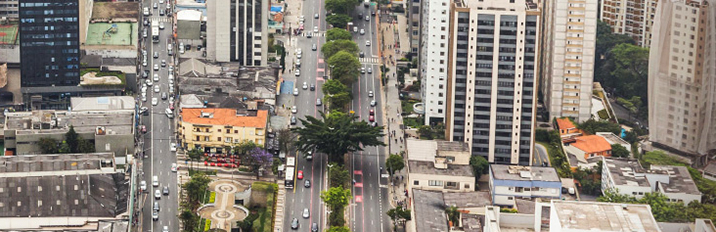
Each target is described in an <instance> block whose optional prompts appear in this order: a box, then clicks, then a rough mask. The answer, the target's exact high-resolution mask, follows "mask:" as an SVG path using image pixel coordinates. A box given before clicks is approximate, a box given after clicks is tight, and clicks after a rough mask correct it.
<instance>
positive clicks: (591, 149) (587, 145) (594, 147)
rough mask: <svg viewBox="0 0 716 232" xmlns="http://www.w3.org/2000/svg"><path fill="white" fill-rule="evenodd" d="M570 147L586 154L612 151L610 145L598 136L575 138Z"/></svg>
mask: <svg viewBox="0 0 716 232" xmlns="http://www.w3.org/2000/svg"><path fill="white" fill-rule="evenodd" d="M576 140H577V141H576V142H574V143H572V146H574V147H576V148H579V150H582V151H584V152H586V153H597V152H603V151H608V150H611V149H612V145H611V144H609V142H607V140H606V139H604V138H603V137H601V136H599V135H586V136H580V137H577V138H576Z"/></svg>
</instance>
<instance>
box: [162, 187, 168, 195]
mask: <svg viewBox="0 0 716 232" xmlns="http://www.w3.org/2000/svg"><path fill="white" fill-rule="evenodd" d="M162 194H163V195H164V196H169V186H164V188H163V189H162Z"/></svg>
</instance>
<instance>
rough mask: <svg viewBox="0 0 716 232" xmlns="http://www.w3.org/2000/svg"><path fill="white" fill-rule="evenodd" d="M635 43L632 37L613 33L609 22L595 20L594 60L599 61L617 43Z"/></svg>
mask: <svg viewBox="0 0 716 232" xmlns="http://www.w3.org/2000/svg"><path fill="white" fill-rule="evenodd" d="M623 43H628V44H636V42H635V41H634V39H632V38H631V37H630V36H628V35H625V34H615V33H613V32H612V28H611V26H609V24H607V23H605V22H603V21H601V20H599V21H598V22H597V42H596V46H595V52H596V54H597V55H596V56H595V60H597V61H599V60H601V58H602V57H604V56H606V55H607V53H609V50H612V48H613V47H614V46H616V45H618V44H623Z"/></svg>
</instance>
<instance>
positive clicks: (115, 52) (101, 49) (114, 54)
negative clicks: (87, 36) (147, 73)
mask: <svg viewBox="0 0 716 232" xmlns="http://www.w3.org/2000/svg"><path fill="white" fill-rule="evenodd" d="M125 47H126V48H125ZM82 50H85V51H86V52H87V55H98V56H102V57H104V58H129V59H137V48H136V47H133V46H122V48H112V49H108V47H106V46H82ZM150 55H151V54H150Z"/></svg>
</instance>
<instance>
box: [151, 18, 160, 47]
mask: <svg viewBox="0 0 716 232" xmlns="http://www.w3.org/2000/svg"><path fill="white" fill-rule="evenodd" d="M152 43H159V24H158V23H157V22H154V23H152Z"/></svg>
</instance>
